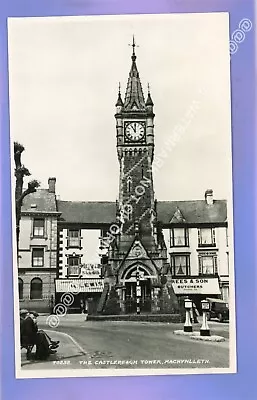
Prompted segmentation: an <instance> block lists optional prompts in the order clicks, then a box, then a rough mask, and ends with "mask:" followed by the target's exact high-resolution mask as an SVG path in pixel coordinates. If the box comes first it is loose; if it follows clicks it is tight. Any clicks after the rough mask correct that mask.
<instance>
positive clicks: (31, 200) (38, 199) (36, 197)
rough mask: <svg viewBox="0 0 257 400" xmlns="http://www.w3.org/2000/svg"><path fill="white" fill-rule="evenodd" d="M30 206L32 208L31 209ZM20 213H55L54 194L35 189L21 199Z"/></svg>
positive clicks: (46, 190) (45, 190)
mask: <svg viewBox="0 0 257 400" xmlns="http://www.w3.org/2000/svg"><path fill="white" fill-rule="evenodd" d="M31 206H32V207H31ZM21 211H22V212H23V213H24V212H31V213H32V212H33V213H37V212H56V211H57V209H56V200H55V194H54V193H50V192H49V190H48V189H37V191H36V192H35V193H31V194H28V195H27V196H26V197H24V199H23V204H22V208H21Z"/></svg>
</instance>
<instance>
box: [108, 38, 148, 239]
mask: <svg viewBox="0 0 257 400" xmlns="http://www.w3.org/2000/svg"><path fill="white" fill-rule="evenodd" d="M131 46H132V56H131V60H132V64H131V68H130V72H129V77H128V82H127V87H126V91H125V96H124V101H123V100H122V96H121V92H120V86H119V93H118V100H117V102H116V114H115V118H116V132H117V153H118V159H119V163H120V184H119V207H120V210H121V213H122V211H124V215H126V217H128V215H127V214H129V217H130V218H126V220H125V221H123V223H122V233H123V234H125V233H126V232H127V231H129V233H130V234H132V235H133V234H134V223H135V221H138V224H139V226H140V231H141V233H142V234H143V235H147V236H149V235H150V236H152V235H153V223H152V214H153V213H154V212H155V210H154V208H155V205H154V189H153V176H152V161H153V154H154V124H153V122H154V113H153V101H152V99H151V96H150V91H149V89H148V98H147V101H145V98H144V93H143V89H142V84H141V81H140V76H139V72H138V69H137V64H136V59H137V56H136V53H135V47H136V46H137V45H136V43H135V38H134V36H133V41H132V45H131ZM123 220H124V218H123Z"/></svg>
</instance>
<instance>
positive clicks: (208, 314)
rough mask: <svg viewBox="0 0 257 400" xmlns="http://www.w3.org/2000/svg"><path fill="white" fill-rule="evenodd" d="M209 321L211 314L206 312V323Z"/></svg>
mask: <svg viewBox="0 0 257 400" xmlns="http://www.w3.org/2000/svg"><path fill="white" fill-rule="evenodd" d="M210 320H211V313H209V312H207V321H210Z"/></svg>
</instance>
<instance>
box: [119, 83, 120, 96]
mask: <svg viewBox="0 0 257 400" xmlns="http://www.w3.org/2000/svg"><path fill="white" fill-rule="evenodd" d="M119 94H120V82H119Z"/></svg>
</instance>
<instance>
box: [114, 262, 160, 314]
mask: <svg viewBox="0 0 257 400" xmlns="http://www.w3.org/2000/svg"><path fill="white" fill-rule="evenodd" d="M155 277H156V274H155V273H154V272H153V270H152V269H151V268H150V267H149V266H147V265H145V264H143V263H140V262H137V263H134V264H133V265H130V266H129V267H128V268H126V269H125V270H124V271H123V273H122V276H121V279H120V282H122V285H123V293H122V301H123V304H124V311H125V313H135V312H136V308H137V297H139V298H140V300H139V304H140V311H141V312H151V303H152V279H153V278H155ZM137 287H140V289H137ZM138 290H139V292H138Z"/></svg>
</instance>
